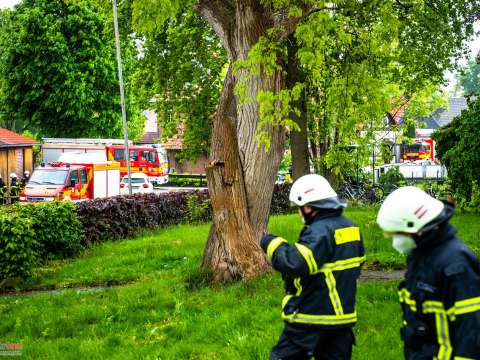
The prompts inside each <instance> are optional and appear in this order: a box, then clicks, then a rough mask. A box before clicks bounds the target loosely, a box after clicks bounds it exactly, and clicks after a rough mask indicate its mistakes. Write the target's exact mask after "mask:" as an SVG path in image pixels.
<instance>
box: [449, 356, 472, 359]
mask: <svg viewBox="0 0 480 360" xmlns="http://www.w3.org/2000/svg"><path fill="white" fill-rule="evenodd" d="M453 360H475V359H474V358H466V357H463V356H455V357H454V358H453Z"/></svg>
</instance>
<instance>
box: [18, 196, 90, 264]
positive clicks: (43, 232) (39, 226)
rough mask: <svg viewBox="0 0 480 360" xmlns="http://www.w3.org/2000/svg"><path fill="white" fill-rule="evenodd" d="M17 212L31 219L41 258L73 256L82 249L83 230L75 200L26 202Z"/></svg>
mask: <svg viewBox="0 0 480 360" xmlns="http://www.w3.org/2000/svg"><path fill="white" fill-rule="evenodd" d="M17 211H18V212H19V213H20V214H22V217H24V218H29V219H31V221H32V227H33V230H34V232H35V239H36V240H37V246H38V249H37V251H38V253H39V256H40V257H41V258H42V259H61V258H66V257H72V256H75V255H76V254H78V253H79V252H80V251H81V249H82V246H81V243H82V241H83V237H84V233H83V227H82V224H81V223H80V221H79V220H78V217H77V215H76V213H75V205H74V204H73V203H71V202H69V201H63V202H58V201H54V202H48V203H42V204H27V205H20V206H18V207H17Z"/></svg>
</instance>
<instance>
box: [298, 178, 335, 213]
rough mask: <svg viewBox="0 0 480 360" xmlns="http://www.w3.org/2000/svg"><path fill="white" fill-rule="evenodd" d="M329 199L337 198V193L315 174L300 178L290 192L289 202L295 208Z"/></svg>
mask: <svg viewBox="0 0 480 360" xmlns="http://www.w3.org/2000/svg"><path fill="white" fill-rule="evenodd" d="M330 198H337V193H336V192H335V190H333V189H332V187H331V186H330V184H329V183H328V181H327V180H326V179H325V178H324V177H323V176H320V175H317V174H308V175H304V176H302V177H301V178H299V179H298V180H297V181H295V182H294V183H293V185H292V189H291V190H290V201H291V202H293V203H294V204H295V205H297V206H304V205H308V204H310V203H313V202H316V201H320V200H325V199H330Z"/></svg>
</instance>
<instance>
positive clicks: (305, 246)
mask: <svg viewBox="0 0 480 360" xmlns="http://www.w3.org/2000/svg"><path fill="white" fill-rule="evenodd" d="M261 245H262V248H263V249H264V250H265V252H266V253H267V255H268V256H269V258H270V259H271V261H272V266H273V267H274V268H275V269H276V270H278V271H279V272H280V273H282V276H283V279H284V281H285V289H286V293H287V295H286V296H285V297H284V299H283V301H282V308H283V312H282V318H283V319H284V320H285V321H287V322H290V323H298V324H308V325H316V326H319V327H328V328H331V327H351V326H353V324H354V323H355V322H356V321H357V313H356V311H355V294H356V287H357V279H358V276H359V275H360V266H361V264H362V263H363V262H364V261H365V256H364V248H363V242H362V236H361V234H360V230H359V228H358V227H356V226H354V225H353V224H352V222H351V221H350V220H348V219H347V218H345V217H344V216H342V215H341V210H338V211H335V212H330V213H327V214H325V213H323V214H322V213H320V214H318V215H317V216H316V217H315V218H314V219H313V220H312V221H311V223H309V224H308V225H306V226H305V227H304V228H303V230H302V232H301V234H300V239H299V240H298V241H297V242H296V243H295V244H294V245H289V244H288V243H287V241H286V240H284V239H282V238H280V237H274V236H270V237H269V236H267V237H264V238H263V239H262V243H261Z"/></svg>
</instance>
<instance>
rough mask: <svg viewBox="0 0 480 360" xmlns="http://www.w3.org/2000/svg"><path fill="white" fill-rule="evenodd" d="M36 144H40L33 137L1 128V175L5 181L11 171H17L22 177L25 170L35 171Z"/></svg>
mask: <svg viewBox="0 0 480 360" xmlns="http://www.w3.org/2000/svg"><path fill="white" fill-rule="evenodd" d="M34 145H40V144H39V143H38V142H37V141H35V140H33V139H30V138H28V137H25V136H23V135H20V134H17V133H14V132H13V131H10V130H7V129H4V128H0V175H2V178H3V180H4V181H5V182H7V181H8V179H9V176H10V174H11V173H16V174H17V176H18V177H19V178H21V177H22V175H23V172H24V171H26V170H28V171H30V172H32V171H33V168H34V156H33V146H34Z"/></svg>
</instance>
